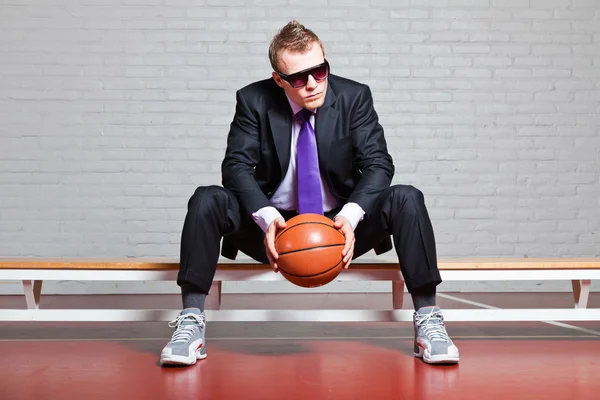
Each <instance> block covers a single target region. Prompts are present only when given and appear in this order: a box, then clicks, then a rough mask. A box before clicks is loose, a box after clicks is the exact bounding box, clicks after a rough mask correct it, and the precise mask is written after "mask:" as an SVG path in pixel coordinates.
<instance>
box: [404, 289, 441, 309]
mask: <svg viewBox="0 0 600 400" xmlns="http://www.w3.org/2000/svg"><path fill="white" fill-rule="evenodd" d="M435 289H436V287H435V285H426V286H422V287H420V288H417V289H416V290H413V291H412V292H411V294H410V295H411V297H412V301H413V304H414V306H415V310H418V309H419V308H423V307H433V306H435V305H436V304H435V301H436V291H435Z"/></svg>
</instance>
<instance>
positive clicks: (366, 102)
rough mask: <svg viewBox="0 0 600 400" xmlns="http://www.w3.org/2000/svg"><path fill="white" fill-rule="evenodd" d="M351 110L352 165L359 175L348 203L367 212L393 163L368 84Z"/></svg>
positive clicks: (386, 181)
mask: <svg viewBox="0 0 600 400" xmlns="http://www.w3.org/2000/svg"><path fill="white" fill-rule="evenodd" d="M353 110H354V112H353V113H352V122H351V125H350V129H351V133H352V136H353V138H354V143H355V145H356V150H357V152H356V158H355V159H354V164H355V166H356V167H357V168H358V170H359V171H360V178H359V180H358V184H357V186H356V187H355V188H354V190H353V192H352V194H351V195H350V197H349V198H348V203H351V202H354V203H357V204H358V205H359V206H360V207H361V208H362V209H363V210H364V212H365V214H366V215H370V214H371V212H372V210H373V207H374V205H375V201H376V200H377V197H378V195H379V194H380V193H381V192H382V191H383V190H384V189H386V188H388V187H389V186H390V184H391V182H392V178H393V176H394V164H393V161H392V157H391V156H390V154H389V153H388V150H387V144H386V141H385V137H384V133H383V127H382V126H381V125H380V124H379V118H378V116H377V113H376V112H375V109H374V107H373V97H372V95H371V90H370V89H369V87H368V86H366V85H365V86H363V90H362V91H361V92H360V94H359V96H358V100H357V104H356V106H355V107H353Z"/></svg>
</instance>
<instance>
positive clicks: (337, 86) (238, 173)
mask: <svg viewBox="0 0 600 400" xmlns="http://www.w3.org/2000/svg"><path fill="white" fill-rule="evenodd" d="M236 100H237V105H236V111H235V116H234V118H233V122H232V123H231V128H230V131H229V136H228V139H227V149H226V152H225V158H224V160H223V163H222V178H223V182H222V183H223V186H224V187H225V188H227V189H229V190H231V191H232V192H233V193H234V194H235V196H236V197H237V198H238V200H239V202H240V206H241V208H242V210H244V211H245V212H246V213H248V214H251V213H253V212H255V211H257V210H258V209H260V208H262V207H265V206H269V205H272V204H271V202H270V201H269V198H270V197H271V196H272V195H273V193H275V190H276V189H277V187H278V186H279V184H280V183H281V181H282V179H283V177H284V176H285V174H286V171H287V169H288V166H289V161H290V160H289V159H290V146H291V132H292V110H291V108H290V105H289V102H288V99H287V97H286V95H285V92H284V91H283V89H281V88H280V87H279V86H277V84H276V83H275V81H274V80H273V79H266V80H263V81H259V82H255V83H253V84H250V85H248V86H246V87H244V88H243V89H240V90H239V91H238V92H237V93H236ZM315 132H316V137H317V147H318V153H319V168H320V171H321V175H322V177H323V178H324V180H325V182H326V183H327V185H328V186H329V188H330V189H331V193H332V194H333V196H335V198H336V199H337V201H338V204H339V205H340V206H342V205H343V204H345V203H348V202H354V203H357V204H358V205H359V206H360V207H361V208H362V209H363V210H364V211H365V213H366V216H368V215H369V214H370V213H371V211H372V209H373V206H374V204H375V201H376V199H377V196H378V195H379V194H380V193H381V191H382V190H383V189H385V188H387V187H388V186H389V185H390V183H391V180H392V177H393V175H394V165H393V162H392V157H391V156H390V154H389V153H388V151H387V144H386V141H385V138H384V133H383V128H382V127H381V125H380V124H379V120H378V116H377V113H376V112H375V109H374V108H373V98H372V95H371V91H370V89H369V87H368V86H367V85H364V84H360V83H358V82H354V81H352V80H349V79H345V78H341V77H338V76H335V75H330V76H329V78H328V88H327V94H326V96H325V102H324V104H323V106H322V107H320V108H319V109H318V110H317V113H316V115H315Z"/></svg>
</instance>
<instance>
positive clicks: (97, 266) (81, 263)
mask: <svg viewBox="0 0 600 400" xmlns="http://www.w3.org/2000/svg"><path fill="white" fill-rule="evenodd" d="M353 265H354V266H357V267H360V268H368V269H374V270H390V269H397V268H398V262H397V260H395V259H394V258H390V257H380V258H369V259H366V258H365V259H357V260H354V261H353V262H352V264H351V265H350V268H352V266H353ZM438 266H439V269H440V270H531V269H533V270H551V269H600V258H481V259H446V260H440V261H438ZM0 269H66V270H68V269H77V270H85V269H90V270H150V271H169V270H178V269H179V263H178V261H177V260H175V259H143V258H130V259H128V258H123V259H88V258H73V259H71V258H64V259H43V258H39V259H37V258H0ZM218 269H222V270H232V271H235V270H268V269H270V266H269V265H267V264H260V263H257V262H255V261H252V260H219V264H218Z"/></svg>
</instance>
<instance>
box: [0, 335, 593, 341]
mask: <svg viewBox="0 0 600 400" xmlns="http://www.w3.org/2000/svg"><path fill="white" fill-rule="evenodd" d="M597 337H598V335H506V336H489V335H485V336H482V335H480V336H468V335H463V336H460V335H456V336H455V335H452V339H490V340H494V339H581V338H587V339H590V338H597ZM413 338H414V337H413V336H354V337H347V336H324V337H320V336H296V337H295V336H288V337H284V336H278V337H268V336H262V337H261V336H256V337H231V338H226V337H222V338H210V337H209V338H207V340H210V341H213V340H214V341H236V340H239V341H246V340H412V339H413ZM163 340H165V341H166V340H169V338H167V337H164V338H60V339H58V338H57V339H0V343H2V342H101V341H108V342H110V341H118V342H121V341H132V342H135V341H163Z"/></svg>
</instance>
